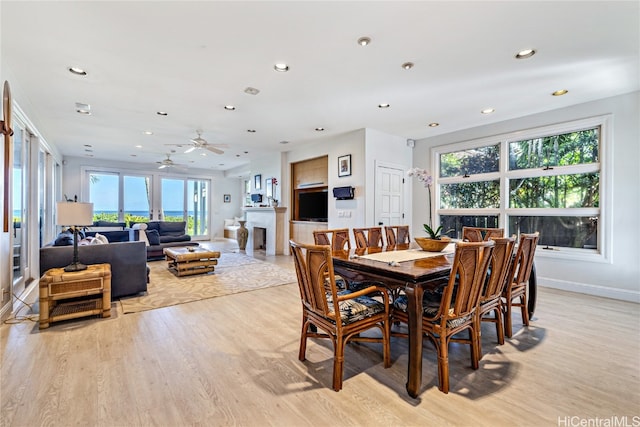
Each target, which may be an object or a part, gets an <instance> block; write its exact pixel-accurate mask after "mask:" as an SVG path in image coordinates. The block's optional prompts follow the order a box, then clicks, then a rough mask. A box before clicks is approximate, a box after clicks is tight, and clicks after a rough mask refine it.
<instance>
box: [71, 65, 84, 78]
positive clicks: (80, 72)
mask: <svg viewBox="0 0 640 427" xmlns="http://www.w3.org/2000/svg"><path fill="white" fill-rule="evenodd" d="M67 70H69V72H70V73H71V74H75V75H77V76H86V75H87V72H86V71H85V70H83V69H82V68H78V67H69V68H67Z"/></svg>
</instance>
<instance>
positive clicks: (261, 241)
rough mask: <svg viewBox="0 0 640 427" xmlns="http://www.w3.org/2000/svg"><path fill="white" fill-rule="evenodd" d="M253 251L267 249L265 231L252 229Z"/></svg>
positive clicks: (261, 228)
mask: <svg viewBox="0 0 640 427" xmlns="http://www.w3.org/2000/svg"><path fill="white" fill-rule="evenodd" d="M253 249H254V250H255V249H265V250H266V249H267V229H266V228H263V227H253Z"/></svg>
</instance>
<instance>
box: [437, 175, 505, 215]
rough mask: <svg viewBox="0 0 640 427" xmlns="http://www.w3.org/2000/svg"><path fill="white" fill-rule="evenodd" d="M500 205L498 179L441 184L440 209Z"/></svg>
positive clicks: (495, 206)
mask: <svg viewBox="0 0 640 427" xmlns="http://www.w3.org/2000/svg"><path fill="white" fill-rule="evenodd" d="M499 207H500V180H497V179H496V180H494V181H479V182H463V183H457V184H442V185H441V186H440V208H441V209H464V208H468V209H473V208H476V209H482V208H499Z"/></svg>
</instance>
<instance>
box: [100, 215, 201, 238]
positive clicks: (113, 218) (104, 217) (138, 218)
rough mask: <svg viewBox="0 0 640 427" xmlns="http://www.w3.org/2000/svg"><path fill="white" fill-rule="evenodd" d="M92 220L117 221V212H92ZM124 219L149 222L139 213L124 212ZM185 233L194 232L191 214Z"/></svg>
mask: <svg viewBox="0 0 640 427" xmlns="http://www.w3.org/2000/svg"><path fill="white" fill-rule="evenodd" d="M93 221H109V222H119V221H118V214H117V213H115V212H114V213H105V212H94V214H93ZM124 221H125V222H126V223H127V225H129V226H130V225H131V224H135V223H137V222H149V217H148V216H140V215H131V214H129V213H125V214H124ZM163 221H169V222H178V221H184V220H183V218H182V217H181V216H165V217H164V219H163ZM205 221H206V220H205ZM187 234H189V235H193V234H194V219H193V216H191V215H189V216H188V217H187Z"/></svg>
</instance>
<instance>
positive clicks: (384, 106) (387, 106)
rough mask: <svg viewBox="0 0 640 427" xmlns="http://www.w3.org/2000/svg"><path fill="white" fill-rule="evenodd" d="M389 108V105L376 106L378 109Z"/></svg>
mask: <svg viewBox="0 0 640 427" xmlns="http://www.w3.org/2000/svg"><path fill="white" fill-rule="evenodd" d="M389 107H391V105H390V104H378V108H389Z"/></svg>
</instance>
